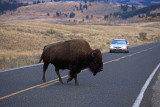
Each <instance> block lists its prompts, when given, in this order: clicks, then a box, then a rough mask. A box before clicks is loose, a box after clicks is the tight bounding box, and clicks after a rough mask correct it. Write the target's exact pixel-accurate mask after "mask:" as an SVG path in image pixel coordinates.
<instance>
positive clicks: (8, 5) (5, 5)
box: [0, 0, 28, 15]
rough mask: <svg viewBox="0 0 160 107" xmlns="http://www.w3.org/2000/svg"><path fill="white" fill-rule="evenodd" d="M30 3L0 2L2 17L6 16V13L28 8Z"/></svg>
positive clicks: (14, 0)
mask: <svg viewBox="0 0 160 107" xmlns="http://www.w3.org/2000/svg"><path fill="white" fill-rule="evenodd" d="M27 5H28V3H20V2H17V1H16V0H13V1H12V0H10V1H9V2H6V1H4V2H0V15H2V14H5V13H6V11H8V10H9V11H15V10H16V9H17V8H19V7H21V6H27Z"/></svg>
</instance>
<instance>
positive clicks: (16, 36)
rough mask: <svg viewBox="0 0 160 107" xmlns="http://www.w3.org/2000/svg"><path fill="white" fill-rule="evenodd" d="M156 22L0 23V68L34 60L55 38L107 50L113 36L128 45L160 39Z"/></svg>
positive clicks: (25, 63)
mask: <svg viewBox="0 0 160 107" xmlns="http://www.w3.org/2000/svg"><path fill="white" fill-rule="evenodd" d="M159 24H160V23H158V22H157V23H156V22H155V23H154V22H152V23H142V24H136V25H135V24H130V25H123V26H121V25H119V26H109V25H107V26H106V25H60V24H46V23H0V43H1V45H0V70H2V69H7V68H12V67H18V66H23V65H30V64H36V63H38V61H39V58H40V54H41V52H42V50H43V47H44V46H45V45H47V44H51V43H55V42H58V41H65V40H70V39H76V38H82V39H85V40H87V41H88V42H89V44H90V45H91V47H92V48H93V49H95V48H99V49H100V50H101V51H102V52H107V51H108V47H109V43H110V42H111V41H112V40H113V39H116V38H124V39H127V40H128V42H129V43H130V45H131V46H134V45H140V44H146V43H152V42H156V41H160V31H159V26H160V25H159Z"/></svg>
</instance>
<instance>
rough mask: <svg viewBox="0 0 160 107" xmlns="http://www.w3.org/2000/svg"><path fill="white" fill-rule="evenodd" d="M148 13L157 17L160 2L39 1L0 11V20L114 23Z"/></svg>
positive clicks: (131, 19) (159, 14) (130, 20)
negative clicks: (143, 3)
mask: <svg viewBox="0 0 160 107" xmlns="http://www.w3.org/2000/svg"><path fill="white" fill-rule="evenodd" d="M11 4H12V3H11ZM9 5H10V3H9ZM13 6H14V4H13ZM15 6H17V5H16V4H15ZM1 7H2V6H1ZM1 7H0V8H1ZM148 16H149V17H150V19H149V21H152V18H154V21H155V20H156V21H160V18H159V17H160V5H151V6H133V5H127V4H122V3H116V2H87V3H85V2H73V1H68V2H43V3H38V4H37V3H36V4H29V5H26V6H21V7H17V8H16V9H12V10H9V11H8V10H7V11H5V12H3V13H1V14H0V22H17V21H18V22H21V21H23V22H24V21H31V22H47V23H62V24H106V23H107V24H116V23H126V22H129V23H130V22H134V19H133V18H136V17H138V18H142V19H144V20H146V18H147V17H148ZM144 20H143V21H144ZM147 21H148V20H147Z"/></svg>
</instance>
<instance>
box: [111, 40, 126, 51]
mask: <svg viewBox="0 0 160 107" xmlns="http://www.w3.org/2000/svg"><path fill="white" fill-rule="evenodd" d="M128 47H129V43H128V42H127V41H126V40H125V39H115V40H113V42H112V43H111V44H110V53H112V52H115V51H116V52H117V51H118V52H125V53H128V52H129V50H128Z"/></svg>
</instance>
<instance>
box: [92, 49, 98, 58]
mask: <svg viewBox="0 0 160 107" xmlns="http://www.w3.org/2000/svg"><path fill="white" fill-rule="evenodd" d="M96 55H97V51H96V50H94V51H92V53H91V56H92V58H94V57H96Z"/></svg>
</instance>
